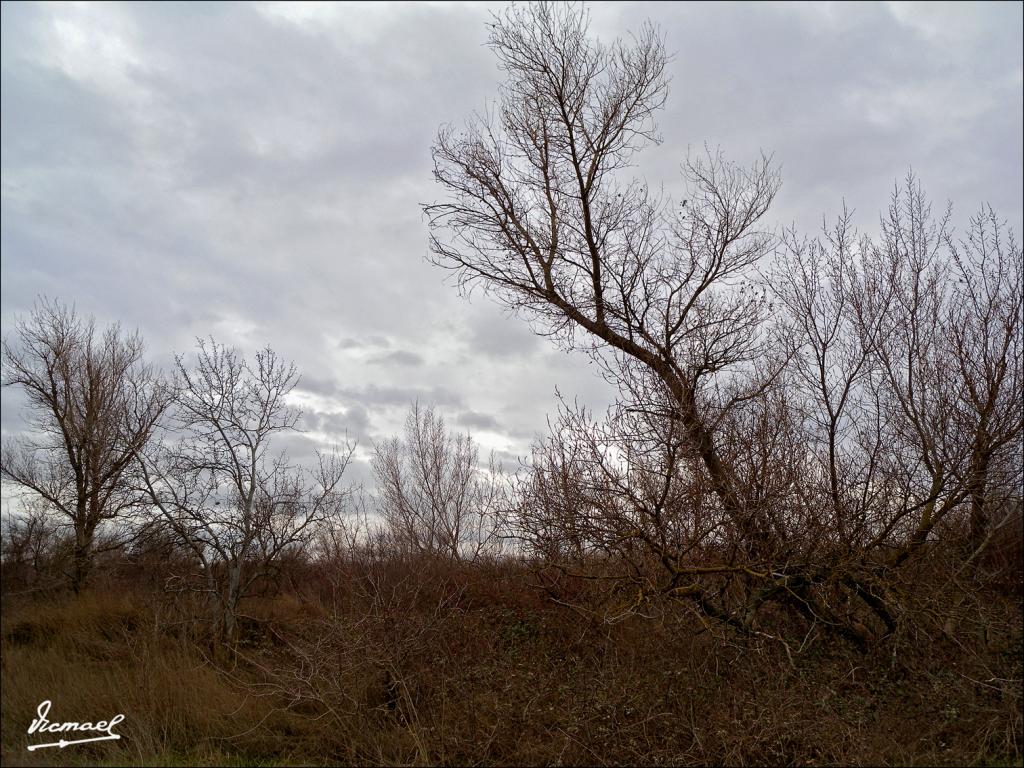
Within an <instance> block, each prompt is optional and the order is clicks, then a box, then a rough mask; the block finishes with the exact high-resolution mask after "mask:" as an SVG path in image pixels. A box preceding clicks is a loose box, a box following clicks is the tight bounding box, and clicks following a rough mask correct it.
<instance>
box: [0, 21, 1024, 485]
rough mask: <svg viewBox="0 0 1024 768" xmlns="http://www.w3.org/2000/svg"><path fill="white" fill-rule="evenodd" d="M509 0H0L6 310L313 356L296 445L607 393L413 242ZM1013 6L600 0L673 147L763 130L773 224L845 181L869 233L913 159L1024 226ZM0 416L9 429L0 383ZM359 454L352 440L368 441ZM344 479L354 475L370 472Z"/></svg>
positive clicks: (675, 170)
mask: <svg viewBox="0 0 1024 768" xmlns="http://www.w3.org/2000/svg"><path fill="white" fill-rule="evenodd" d="M500 8H501V5H491V6H488V5H481V4H460V3H415V4H399V3H396V4H384V3H372V4H360V3H346V4H340V5H328V4H305V3H290V2H289V3H281V4H278V3H267V4H234V3H230V4H229V3H211V4H205V3H170V4H166V5H163V4H156V3H152V4H151V3H145V4H126V5H119V4H108V3H104V4H96V5H93V4H89V3H68V4H64V3H44V4H39V5H36V4H33V3H24V2H4V3H3V4H2V115H0V121H2V176H3V179H2V182H3V184H2V226H0V234H2V325H3V331H4V333H5V334H6V333H8V332H9V331H10V329H11V328H12V326H13V323H14V321H15V319H16V318H17V316H19V315H20V314H23V313H25V312H26V311H28V310H29V309H31V306H32V303H33V300H34V299H35V297H36V296H38V295H40V294H45V295H48V296H50V297H57V298H60V299H62V300H64V301H66V302H69V303H74V304H75V305H76V306H77V308H78V309H79V310H80V311H81V312H83V313H86V314H93V315H95V316H96V317H97V318H98V319H99V320H101V321H104V322H106V321H115V320H117V321H120V322H122V323H123V324H125V325H127V326H129V327H137V328H139V330H140V331H141V332H142V334H143V335H144V336H145V338H146V340H147V342H148V344H149V348H150V350H151V352H152V357H153V358H154V359H156V360H159V361H161V362H162V363H164V364H166V363H167V361H169V359H170V356H171V354H172V353H173V352H175V351H179V352H180V351H187V350H189V349H191V348H192V347H193V345H194V339H195V337H196V336H207V335H210V334H212V335H213V336H214V337H216V338H217V339H218V340H220V341H225V342H228V343H230V344H233V345H235V346H237V347H239V349H241V350H244V351H246V352H251V351H253V350H254V349H255V348H257V347H259V346H262V345H265V344H268V343H269V344H270V345H271V346H273V347H274V348H275V349H276V350H278V351H279V352H281V353H282V354H284V355H285V356H287V357H289V358H291V359H294V361H295V362H296V364H297V365H298V366H299V368H300V369H301V371H302V372H303V381H302V385H301V390H300V391H299V392H298V393H297V401H298V402H299V403H301V405H302V407H303V409H304V411H305V418H304V427H305V430H306V432H305V434H304V435H303V436H301V437H298V438H296V439H293V440H292V441H291V442H290V445H289V449H290V450H291V451H292V452H293V454H295V455H297V456H299V457H301V456H302V455H304V454H305V453H306V452H308V450H309V449H310V448H311V447H312V446H313V445H315V444H317V443H325V442H330V441H332V440H334V439H336V438H337V437H339V436H341V435H343V434H344V433H345V431H346V430H347V432H348V434H349V436H350V437H354V438H357V439H358V440H359V441H360V445H361V446H362V448H363V449H364V451H365V450H368V449H369V448H371V447H372V444H373V441H374V440H375V439H379V438H380V437H384V436H387V435H389V434H392V433H394V432H396V431H397V429H398V428H399V426H400V424H401V421H402V418H403V416H404V413H405V411H406V409H407V408H408V406H409V404H410V402H411V401H412V400H414V399H416V398H418V399H420V400H421V401H422V402H425V403H433V404H435V405H436V406H437V407H438V408H439V409H440V410H441V411H442V413H443V414H444V415H445V416H446V417H447V419H448V420H449V422H450V423H451V424H453V425H455V426H457V427H459V428H461V429H469V430H471V431H472V432H473V434H474V435H475V436H476V437H477V438H478V440H479V441H480V442H481V443H482V444H483V445H484V446H486V447H487V448H493V449H495V450H496V451H498V452H499V455H501V456H503V457H504V458H505V460H506V463H507V464H508V463H511V464H514V463H515V459H514V457H515V456H517V455H522V454H525V452H526V450H527V447H528V444H529V441H530V439H531V437H532V436H533V435H534V433H536V432H538V431H542V430H544V429H545V419H546V416H547V414H548V413H551V412H553V411H554V410H555V407H556V396H555V388H556V386H557V387H558V388H559V389H560V390H561V392H562V393H563V394H564V395H565V396H566V397H568V398H570V399H572V398H578V399H580V400H581V401H583V402H586V403H589V404H591V405H593V406H597V407H601V406H602V405H604V404H605V403H606V402H608V400H609V396H610V393H609V391H608V389H607V386H606V385H605V384H604V383H603V382H602V381H601V380H600V378H599V377H598V375H597V371H596V370H595V369H594V368H593V367H591V366H588V364H587V361H586V360H585V359H584V358H583V357H581V356H575V355H566V354H564V353H561V352H559V351H557V350H555V349H554V348H552V347H551V346H550V344H549V343H547V342H546V341H545V340H543V339H539V338H536V337H534V336H532V335H531V333H530V332H529V330H528V329H527V328H526V326H525V325H524V324H523V323H522V322H521V321H520V320H518V319H517V318H515V317H509V316H506V315H504V314H503V313H502V312H501V311H499V310H498V309H497V308H495V307H494V306H492V305H491V304H489V303H488V301H487V299H486V298H485V297H483V296H474V297H473V298H472V300H471V301H469V300H466V299H465V298H461V297H460V296H459V295H458V292H457V291H456V289H455V288H454V286H453V285H451V283H450V280H449V278H448V277H447V275H446V274H445V273H444V272H442V271H441V270H439V269H437V268H435V267H433V266H431V265H430V264H429V263H427V261H426V259H425V257H426V255H427V231H426V225H425V222H424V220H423V217H422V215H421V210H420V204H421V203H424V202H429V201H432V200H434V199H437V198H438V197H439V195H440V190H438V189H436V188H435V187H434V185H433V182H432V180H431V174H430V171H431V160H430V145H431V142H432V140H433V138H434V135H435V134H436V132H437V129H438V127H439V126H440V125H441V124H442V123H444V122H448V121H452V122H456V123H458V122H459V121H461V120H462V118H463V117H465V116H466V115H468V114H469V113H470V112H471V111H473V110H474V109H479V108H481V107H483V106H484V105H485V104H486V102H487V100H488V99H489V98H491V97H493V96H494V95H495V91H496V84H497V83H498V82H499V79H500V73H499V72H498V70H497V68H496V66H495V63H494V59H493V56H492V55H491V53H490V52H489V51H488V50H487V49H486V48H485V47H484V46H483V43H484V41H485V39H486V26H485V25H486V22H487V21H488V15H489V13H490V12H491V11H492V10H495V9H500ZM1021 8H1022V6H1021V4H1020V3H1001V4H983V3H964V4H940V5H928V4H913V5H904V4H900V3H888V4H887V3H877V4H854V3H835V4H832V3H825V4H811V3H795V4H778V5H776V4H756V5H744V4H741V5H729V4H724V3H723V4H720V3H713V4H708V5H701V4H692V3H686V4H682V3H681V4H678V5H676V4H672V3H651V4H649V5H648V4H639V3H629V4H625V3H621V4H620V3H602V4H595V5H594V6H592V15H593V30H594V32H595V33H596V34H598V35H599V36H600V37H602V38H604V39H610V38H613V37H615V36H619V35H624V34H626V33H628V31H629V30H630V29H631V28H636V27H637V26H638V25H639V23H640V22H641V21H642V20H643V19H645V18H649V19H651V20H652V21H654V22H656V23H657V24H658V25H660V27H661V29H662V31H663V32H664V35H665V37H666V42H667V47H668V49H669V50H670V51H672V52H674V54H675V56H674V58H673V60H672V63H671V65H670V73H671V76H672V86H671V92H670V95H669V102H668V105H667V107H666V109H665V110H664V112H663V114H662V116H661V119H660V126H661V131H662V133H663V135H664V139H665V140H664V143H663V144H662V145H661V146H659V147H657V148H654V149H652V150H650V151H649V152H648V153H647V154H645V155H644V156H643V157H641V158H640V160H639V168H638V170H637V172H638V173H640V174H643V175H646V176H647V178H648V179H649V181H650V183H653V184H662V183H663V184H664V185H665V188H666V190H667V191H672V189H673V188H674V187H676V185H678V183H679V161H680V160H681V159H682V158H683V157H684V156H685V154H686V152H687V148H688V147H699V146H701V145H702V144H703V143H704V142H710V143H712V144H716V145H720V146H721V147H722V149H723V151H724V152H725V153H726V154H727V155H728V156H730V157H732V158H735V159H738V160H743V161H746V160H749V159H751V158H752V157H753V156H754V155H755V154H756V153H757V152H758V150H759V149H762V148H763V149H765V150H769V151H772V152H774V153H775V157H776V158H777V159H778V160H779V161H780V162H781V164H782V168H783V179H784V183H783V189H782V192H781V194H780V196H779V198H778V200H777V204H776V207H775V211H774V214H773V216H774V220H775V221H776V222H777V223H779V224H790V223H793V222H795V223H797V224H798V225H800V226H803V227H814V226H815V224H816V222H819V221H820V218H821V216H822V214H826V213H829V214H831V213H834V212H835V211H836V210H837V209H838V208H839V207H840V206H841V205H842V203H843V201H844V199H845V201H846V202H847V204H848V205H849V206H850V207H852V208H854V209H855V210H856V212H857V216H856V218H857V221H858V223H859V224H860V225H861V227H862V228H863V229H866V230H868V231H874V230H875V226H876V222H877V215H878V211H879V210H880V209H881V208H882V207H883V206H884V205H885V203H886V198H887V195H888V193H889V191H890V189H891V188H892V185H893V182H894V180H895V179H896V178H897V177H900V176H902V175H903V174H904V173H905V172H906V171H907V169H908V168H910V167H912V168H913V169H914V171H915V172H917V173H918V174H919V175H920V177H921V178H922V180H923V182H924V184H925V186H926V188H927V189H928V191H929V193H930V194H931V196H932V197H933V198H934V199H936V200H938V201H940V202H942V201H945V200H947V199H949V200H952V201H954V203H955V204H956V206H957V213H958V217H957V220H959V221H961V222H962V221H963V219H964V217H966V216H967V215H968V214H969V213H971V212H972V211H973V210H976V209H977V208H978V206H979V205H981V204H982V203H985V202H987V203H991V204H992V205H993V206H994V207H995V208H996V210H997V211H998V212H1000V213H1001V214H1002V215H1003V216H1004V217H1005V218H1006V219H1007V220H1008V221H1009V223H1010V225H1011V226H1012V227H1013V228H1014V229H1015V230H1016V231H1017V232H1018V233H1020V231H1021V219H1022V213H1021V212H1022V201H1021V198H1022V194H1021V188H1022V68H1021V64H1022V33H1021V28H1022V18H1021V17H1022V12H1021ZM2 422H3V432H4V434H5V435H7V434H11V433H14V432H16V431H18V430H19V429H20V428H21V417H20V398H19V397H18V396H17V393H14V392H11V391H7V390H5V391H4V393H3V409H2ZM365 455H366V454H365V452H364V453H363V456H364V457H365ZM362 474H363V473H362V472H360V471H357V472H356V475H357V477H358V476H360V475H362Z"/></svg>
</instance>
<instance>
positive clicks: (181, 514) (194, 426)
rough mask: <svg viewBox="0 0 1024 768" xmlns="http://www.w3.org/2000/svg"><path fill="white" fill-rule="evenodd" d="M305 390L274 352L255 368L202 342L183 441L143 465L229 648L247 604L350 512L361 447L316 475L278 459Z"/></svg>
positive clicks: (188, 392)
mask: <svg viewBox="0 0 1024 768" xmlns="http://www.w3.org/2000/svg"><path fill="white" fill-rule="evenodd" d="M297 382H298V373H297V371H296V369H295V367H294V366H292V365H286V364H285V363H283V362H282V361H280V360H279V359H278V357H277V356H276V354H275V353H274V352H273V351H272V350H270V349H264V350H262V351H261V352H259V353H257V354H256V357H255V364H253V365H250V364H249V363H247V362H246V361H245V360H244V359H243V358H241V357H240V356H239V354H238V353H237V352H235V351H234V350H232V349H228V348H225V347H224V346H222V345H219V344H217V343H216V342H213V341H211V342H209V343H206V342H203V341H200V343H199V350H198V354H197V360H196V364H195V366H194V367H189V366H188V365H187V363H186V360H185V358H183V357H181V356H179V357H178V358H177V375H176V383H177V387H178V397H177V402H176V411H175V422H176V427H177V429H178V434H177V435H172V436H171V439H170V440H168V441H167V442H165V443H163V444H161V445H160V446H157V447H156V449H155V450H153V451H149V452H147V454H146V455H144V456H143V457H142V459H141V462H140V463H141V464H142V467H143V470H144V472H143V476H144V481H145V488H146V491H147V493H148V495H149V498H150V500H151V501H152V503H153V505H154V507H155V509H156V510H157V511H158V513H159V515H160V516H161V518H162V520H163V521H164V522H165V523H166V524H167V525H168V526H169V527H170V528H171V529H172V530H173V531H174V532H175V533H176V534H177V535H178V536H179V537H180V539H181V541H182V542H184V543H185V544H186V545H187V546H188V547H189V549H190V550H191V552H192V554H193V556H194V558H195V560H196V562H197V564H198V565H199V566H201V571H202V574H203V577H204V578H203V582H202V583H201V584H200V585H199V586H197V587H192V588H194V589H197V590H199V591H201V592H204V593H205V594H206V595H207V596H208V597H209V598H210V600H211V601H212V604H213V607H214V609H215V615H216V618H217V624H218V629H219V631H220V633H221V634H222V636H223V637H224V638H225V639H226V640H228V641H231V640H233V639H234V637H235V625H236V617H237V612H238V606H239V603H240V601H241V600H242V598H243V597H245V595H246V594H247V593H248V592H249V591H250V589H251V588H252V587H253V585H254V584H255V583H256V582H257V580H258V579H260V578H261V577H265V576H267V575H268V574H270V573H271V572H272V570H273V568H274V567H275V565H276V564H277V563H278V561H279V560H280V558H281V557H282V555H284V554H285V553H287V552H290V551H293V550H295V549H297V548H301V547H303V546H304V545H305V544H306V542H307V540H308V538H309V536H310V535H311V534H312V532H313V528H314V526H315V525H316V524H317V523H318V522H319V521H320V520H322V519H324V518H325V517H327V516H328V515H331V514H333V513H335V511H336V509H335V508H336V507H337V506H338V505H340V504H342V503H343V499H344V495H345V494H344V491H343V489H342V487H341V481H342V476H343V473H344V471H345V468H346V466H347V464H348V461H349V459H350V457H351V454H352V450H353V448H354V446H351V445H346V446H345V447H344V449H343V450H341V451H340V452H339V451H334V452H330V453H327V454H319V453H318V454H317V459H318V461H317V464H316V466H315V467H313V468H312V469H311V470H303V469H300V468H297V467H294V466H292V465H291V464H289V463H288V460H287V457H286V456H285V455H284V454H283V453H282V454H276V455H275V454H272V453H271V452H270V443H271V440H272V438H273V437H274V436H275V435H277V434H280V433H285V432H289V431H291V430H294V429H295V424H296V421H297V419H298V416H299V413H298V411H296V410H295V409H293V408H291V407H290V406H289V405H288V403H287V397H288V394H289V393H290V392H291V391H292V389H293V388H294V387H295V385H296V383H297ZM185 586H190V587H191V585H190V584H187V583H186V584H185Z"/></svg>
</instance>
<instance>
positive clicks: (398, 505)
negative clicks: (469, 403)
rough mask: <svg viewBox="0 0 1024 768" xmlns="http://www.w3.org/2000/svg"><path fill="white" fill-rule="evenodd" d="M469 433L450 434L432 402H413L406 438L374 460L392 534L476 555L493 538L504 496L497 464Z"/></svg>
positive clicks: (403, 541)
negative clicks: (482, 462)
mask: <svg viewBox="0 0 1024 768" xmlns="http://www.w3.org/2000/svg"><path fill="white" fill-rule="evenodd" d="M479 458H480V451H479V448H478V447H477V446H476V444H475V443H474V441H473V438H472V437H471V436H470V435H468V434H456V433H452V432H449V431H448V430H447V428H446V426H445V423H444V419H443V418H441V417H440V416H438V415H436V414H435V413H434V409H433V408H429V407H428V408H421V407H420V405H419V403H416V404H414V405H413V406H412V408H411V409H410V411H409V415H408V417H407V418H406V421H405V437H404V440H403V439H399V438H397V437H396V438H392V439H390V440H385V441H383V442H381V443H380V444H379V445H378V446H377V448H376V453H375V456H374V459H373V471H374V474H375V475H376V477H377V485H378V505H379V509H380V512H381V514H382V516H383V518H384V521H385V525H386V526H387V529H388V531H389V533H390V535H391V537H392V539H393V540H394V541H395V542H396V543H397V544H399V545H404V546H409V547H412V548H413V549H414V550H416V551H419V552H425V553H430V554H434V555H442V556H445V557H448V558H451V559H453V560H461V559H464V558H465V559H474V558H475V557H477V556H478V555H479V554H480V553H481V552H482V551H483V550H484V549H485V548H486V547H487V546H488V544H489V543H490V542H491V541H492V539H493V537H494V533H495V521H496V519H497V518H496V514H497V507H498V505H499V504H500V501H501V499H502V481H501V477H500V469H499V468H498V466H497V464H496V462H495V460H494V456H493V455H492V456H491V458H490V460H489V462H488V465H487V466H486V468H484V467H481V466H479Z"/></svg>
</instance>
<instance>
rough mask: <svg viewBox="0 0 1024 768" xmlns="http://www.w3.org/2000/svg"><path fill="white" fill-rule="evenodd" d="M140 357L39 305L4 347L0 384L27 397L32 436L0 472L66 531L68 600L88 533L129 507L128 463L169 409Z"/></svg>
mask: <svg viewBox="0 0 1024 768" xmlns="http://www.w3.org/2000/svg"><path fill="white" fill-rule="evenodd" d="M143 352H144V345H143V342H142V338H141V337H140V336H139V334H138V333H127V332H125V331H123V330H122V329H121V328H120V327H119V326H118V325H112V326H110V327H108V328H106V329H105V330H103V331H100V330H98V329H97V327H96V323H95V321H94V320H93V319H92V318H81V317H79V316H78V314H77V313H76V312H75V310H74V308H70V307H67V306H66V305H63V304H61V303H59V302H57V301H46V300H43V301H41V302H40V303H39V304H38V305H37V306H36V308H35V309H34V310H33V311H32V313H31V314H30V315H29V316H28V317H27V318H24V319H23V320H21V321H20V322H19V323H18V325H17V328H16V330H15V332H14V335H13V338H9V339H5V340H4V342H3V361H4V372H3V384H4V385H5V386H16V387H19V388H21V390H22V391H23V392H24V394H25V396H26V397H27V399H28V413H29V419H28V423H29V427H30V429H31V431H32V434H31V435H30V436H28V437H25V438H22V439H17V440H12V441H10V442H8V443H7V444H5V445H4V450H3V460H2V463H0V468H2V472H3V477H4V479H5V480H8V481H10V482H12V483H15V484H16V485H19V486H21V487H22V488H25V489H27V490H29V491H30V492H32V493H33V494H36V495H37V496H38V497H40V498H42V499H43V500H45V502H46V503H47V505H49V507H50V509H51V510H52V511H53V512H54V513H55V514H57V515H59V516H61V517H63V518H64V519H65V520H66V522H68V523H69V524H70V525H71V527H72V528H73V530H74V541H75V545H74V557H73V560H72V567H71V572H70V573H69V578H70V582H71V586H72V587H73V588H74V589H75V591H78V590H80V589H81V587H82V586H83V585H84V584H85V581H86V578H87V577H88V574H89V569H90V566H91V564H92V559H93V554H94V547H95V542H96V534H97V529H98V528H99V527H100V526H101V525H102V524H104V523H106V522H109V521H113V520H115V519H116V518H118V517H119V516H120V515H122V513H124V512H125V511H126V510H129V509H131V508H133V507H136V506H138V504H139V501H140V498H139V496H138V494H137V493H136V492H135V484H134V483H133V482H132V480H131V478H130V475H131V473H132V470H133V469H134V467H135V458H136V456H137V455H138V454H139V452H140V451H141V450H142V449H143V448H144V447H145V445H146V443H147V442H148V441H149V439H150V437H151V436H152V434H153V431H154V429H155V427H156V425H157V424H158V422H159V420H160V418H161V417H162V415H163V414H164V412H165V411H166V409H167V407H168V404H169V403H170V400H171V391H170V389H169V388H168V387H167V386H166V385H165V383H164V382H163V380H162V379H161V377H160V375H159V373H158V372H157V371H156V370H155V369H154V368H153V367H152V366H151V365H149V364H147V363H146V362H145V361H144V359H143Z"/></svg>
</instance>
